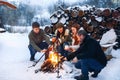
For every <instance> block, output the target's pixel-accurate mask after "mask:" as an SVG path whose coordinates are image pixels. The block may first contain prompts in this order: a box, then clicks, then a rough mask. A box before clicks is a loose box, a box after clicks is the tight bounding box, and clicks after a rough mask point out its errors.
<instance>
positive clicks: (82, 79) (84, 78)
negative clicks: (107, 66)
mask: <svg viewBox="0 0 120 80" xmlns="http://www.w3.org/2000/svg"><path fill="white" fill-rule="evenodd" d="M74 78H75V79H76V80H89V77H88V76H85V75H80V76H75V77H74Z"/></svg>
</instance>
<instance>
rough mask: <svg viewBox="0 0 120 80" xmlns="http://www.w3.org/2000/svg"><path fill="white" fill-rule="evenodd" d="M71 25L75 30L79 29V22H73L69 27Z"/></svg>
mask: <svg viewBox="0 0 120 80" xmlns="http://www.w3.org/2000/svg"><path fill="white" fill-rule="evenodd" d="M72 27H75V28H76V29H77V30H79V29H80V25H79V24H77V23H74V24H73V25H71V28H72Z"/></svg>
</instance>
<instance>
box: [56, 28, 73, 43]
mask: <svg viewBox="0 0 120 80" xmlns="http://www.w3.org/2000/svg"><path fill="white" fill-rule="evenodd" d="M55 36H57V38H58V39H59V41H60V43H61V44H63V43H64V42H68V43H70V44H71V43H72V39H71V36H70V32H69V30H68V29H64V31H63V33H62V34H60V33H59V31H58V30H56V31H55Z"/></svg>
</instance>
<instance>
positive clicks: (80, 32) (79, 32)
mask: <svg viewBox="0 0 120 80" xmlns="http://www.w3.org/2000/svg"><path fill="white" fill-rule="evenodd" d="M81 34H82V35H84V36H86V35H87V32H86V31H85V30H79V31H78V35H81Z"/></svg>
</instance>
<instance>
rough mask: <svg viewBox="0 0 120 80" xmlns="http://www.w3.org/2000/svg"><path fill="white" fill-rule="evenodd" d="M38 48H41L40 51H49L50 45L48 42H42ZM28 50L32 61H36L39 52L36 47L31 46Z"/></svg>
mask: <svg viewBox="0 0 120 80" xmlns="http://www.w3.org/2000/svg"><path fill="white" fill-rule="evenodd" d="M38 47H39V48H40V49H47V48H48V44H47V43H46V42H41V43H40V44H39V45H38ZM28 48H29V51H30V55H31V57H30V58H31V59H34V57H35V53H37V50H36V49H34V47H33V46H32V45H31V44H29V45H28Z"/></svg>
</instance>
